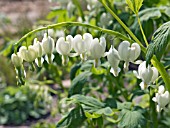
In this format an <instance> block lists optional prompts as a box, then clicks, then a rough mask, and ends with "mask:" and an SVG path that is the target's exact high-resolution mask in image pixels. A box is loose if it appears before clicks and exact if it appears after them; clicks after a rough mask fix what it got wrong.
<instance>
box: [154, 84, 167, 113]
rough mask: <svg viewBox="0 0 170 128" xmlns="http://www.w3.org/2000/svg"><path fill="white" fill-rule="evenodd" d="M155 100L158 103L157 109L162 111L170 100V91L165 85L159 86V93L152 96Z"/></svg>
mask: <svg viewBox="0 0 170 128" xmlns="http://www.w3.org/2000/svg"><path fill="white" fill-rule="evenodd" d="M152 100H153V101H154V102H156V103H157V111H158V112H161V110H162V109H164V108H165V106H166V105H167V104H169V102H170V95H169V92H168V91H165V88H164V86H163V85H161V86H159V88H158V93H156V95H155V97H153V98H152Z"/></svg>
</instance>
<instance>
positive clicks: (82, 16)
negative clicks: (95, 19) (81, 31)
mask: <svg viewBox="0 0 170 128" xmlns="http://www.w3.org/2000/svg"><path fill="white" fill-rule="evenodd" d="M72 1H73V3H74V4H75V5H76V7H77V9H78V11H79V13H80V16H81V18H82V20H83V21H85V18H84V13H83V10H82V8H81V5H80V2H79V1H78V0H72Z"/></svg>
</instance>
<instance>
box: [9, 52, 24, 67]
mask: <svg viewBox="0 0 170 128" xmlns="http://www.w3.org/2000/svg"><path fill="white" fill-rule="evenodd" d="M11 60H12V63H13V64H14V66H15V67H21V66H22V62H23V59H22V58H21V57H20V56H19V55H18V54H15V53H13V54H12V56H11Z"/></svg>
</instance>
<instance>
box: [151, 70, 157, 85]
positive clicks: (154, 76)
mask: <svg viewBox="0 0 170 128" xmlns="http://www.w3.org/2000/svg"><path fill="white" fill-rule="evenodd" d="M152 70H153V76H152V80H151V82H154V81H155V80H156V79H157V78H158V70H157V69H156V68H155V67H152Z"/></svg>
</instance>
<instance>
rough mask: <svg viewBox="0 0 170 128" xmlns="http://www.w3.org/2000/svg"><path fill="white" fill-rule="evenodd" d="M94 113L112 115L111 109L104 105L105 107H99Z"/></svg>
mask: <svg viewBox="0 0 170 128" xmlns="http://www.w3.org/2000/svg"><path fill="white" fill-rule="evenodd" d="M95 113H96V114H100V115H102V114H104V115H106V116H109V115H112V113H113V112H112V109H111V108H110V107H106V108H101V109H99V110H98V111H96V112H95Z"/></svg>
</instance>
